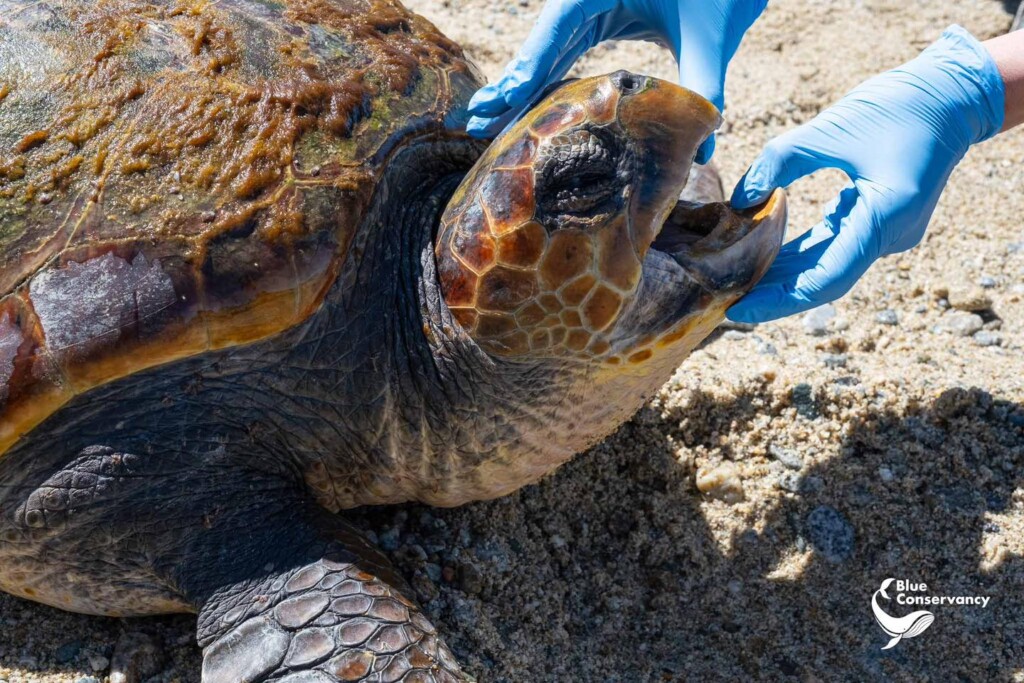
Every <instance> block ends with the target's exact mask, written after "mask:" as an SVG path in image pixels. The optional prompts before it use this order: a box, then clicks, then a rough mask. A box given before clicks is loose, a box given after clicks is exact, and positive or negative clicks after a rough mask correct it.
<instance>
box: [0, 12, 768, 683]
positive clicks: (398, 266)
mask: <svg viewBox="0 0 1024 683" xmlns="http://www.w3.org/2000/svg"><path fill="white" fill-rule="evenodd" d="M479 84H480V80H479V78H478V77H477V76H476V75H475V72H474V70H473V68H472V66H471V65H470V64H469V62H468V61H467V60H466V59H465V57H464V56H463V54H462V52H461V51H460V49H459V48H458V46H456V45H455V44H453V43H452V42H451V41H449V40H448V39H446V38H445V37H444V36H442V35H441V34H440V33H439V32H438V31H437V30H436V29H435V28H434V27H433V26H432V25H431V24H429V23H428V22H427V21H426V20H424V19H422V18H420V17H418V16H416V15H414V14H411V13H410V12H408V11H407V10H406V9H405V8H403V7H402V6H401V5H400V4H399V3H398V2H396V1H395V0H218V1H217V2H208V1H206V0H173V1H172V0H100V1H96V0H31V1H23V0H0V289H2V292H3V298H2V300H0V453H2V455H0V588H2V589H3V590H5V591H8V592H10V593H13V594H15V595H19V596H23V597H26V598H30V599H33V600H37V601H40V602H44V603H47V604H50V605H55V606H58V607H61V608H64V609H68V610H74V611H78V612H85V613H91V614H101V615H144V614H156V613H165V612H196V613H198V615H199V617H198V639H199V644H200V645H201V646H202V648H203V651H204V660H203V668H202V671H203V673H202V678H203V681H204V683H239V682H250V681H281V682H284V681H288V682H289V683H300V682H305V683H309V682H330V681H353V680H360V681H370V680H372V681H378V680H379V681H385V680H386V681H394V680H403V681H452V680H464V679H465V678H466V674H464V673H462V672H461V670H460V668H459V666H458V664H457V663H456V662H455V660H454V658H453V657H452V655H451V653H450V652H449V651H448V649H447V648H446V647H445V645H444V644H443V643H442V642H441V641H440V639H439V637H438V635H437V633H436V631H435V629H434V627H433V626H432V625H431V624H430V623H429V621H428V620H427V619H426V618H425V617H424V616H423V614H422V613H421V612H420V610H419V609H418V608H417V607H416V605H415V604H414V603H413V602H412V601H411V600H410V593H409V591H408V590H407V588H406V584H405V583H404V581H403V580H402V578H401V577H400V576H397V575H396V573H395V572H394V571H393V570H392V569H390V568H389V565H388V562H387V560H386V559H385V558H384V557H383V556H382V555H381V554H380V553H379V552H377V551H376V550H375V549H374V548H372V547H371V546H370V545H369V544H368V543H367V542H366V541H364V540H363V539H362V538H361V537H360V536H359V535H358V534H357V533H356V532H355V531H354V530H353V529H352V528H351V527H350V526H348V525H347V524H346V522H345V521H344V519H343V517H344V515H340V514H338V513H339V512H341V511H343V510H345V509H348V508H352V507H355V506H360V505H369V504H383V503H398V502H402V501H422V502H425V503H429V504H433V505H442V506H449V505H458V504H462V503H465V502H468V501H473V500H479V499H484V498H491V497H495V496H500V495H502V494H504V493H506V492H509V491H512V490H514V489H516V488H518V487H520V486H523V485H524V484H527V483H529V482H532V481H535V480H536V479H538V478H539V477H541V476H543V475H544V474H545V473H548V472H550V471H551V470H553V469H554V468H555V467H557V466H558V465H559V464H560V463H562V462H564V461H566V460H567V459H568V458H570V457H571V456H572V455H573V454H574V453H577V452H579V451H581V450H583V449H585V448H586V447H587V446H589V445H590V444H593V443H594V442H595V441H596V440H598V439H600V438H602V437H603V436H604V435H606V434H607V433H609V432H610V431H612V430H613V429H615V428H616V427H617V426H618V425H619V424H621V423H622V422H623V421H625V420H626V419H628V418H629V416H630V415H631V414H632V413H633V412H634V411H635V410H636V409H637V407H638V406H639V405H640V404H641V403H642V402H643V400H644V398H645V397H647V396H649V395H650V394H651V392H653V391H654V390H655V389H656V388H657V387H658V386H659V385H660V384H661V383H662V382H664V381H665V380H666V378H667V377H668V376H669V374H670V373H671V372H672V371H673V369H674V368H675V367H676V366H677V365H678V364H679V363H680V362H681V360H682V359H683V358H684V357H685V356H686V355H687V353H688V352H689V351H690V350H691V349H692V348H693V346H694V345H695V344H697V343H698V342H699V341H700V340H701V339H702V338H703V337H704V336H705V335H707V334H708V333H709V332H710V331H711V330H712V329H713V328H714V327H715V326H716V325H717V324H718V323H719V322H720V320H721V319H722V312H723V310H724V309H725V308H726V307H727V306H728V305H729V304H730V302H732V301H734V300H735V299H737V298H738V297H739V296H741V295H742V294H743V293H744V292H745V291H746V290H747V289H749V287H750V286H752V285H753V283H754V282H755V281H756V280H757V279H758V278H759V277H760V276H761V275H762V274H763V272H764V271H765V269H766V268H767V265H768V263H769V262H770V261H771V260H772V259H773V258H774V255H775V253H776V252H777V249H778V246H779V243H780V241H781V235H782V231H783V225H784V222H785V201H784V197H783V196H782V195H781V193H777V194H776V195H774V196H773V197H772V199H771V200H769V202H768V203H767V204H766V205H764V206H762V207H759V208H757V209H755V210H750V211H747V212H745V213H735V212H733V211H732V210H731V209H729V208H728V206H726V205H725V204H723V203H721V202H711V203H705V204H700V203H694V202H691V201H679V202H678V203H677V198H678V197H679V194H680V191H681V190H682V189H683V186H684V184H685V182H686V178H687V174H688V169H689V168H690V165H691V160H692V159H693V157H694V154H695V151H696V149H697V147H698V145H699V143H700V142H701V141H702V140H703V139H704V138H705V137H706V136H707V135H708V134H709V133H710V132H711V131H712V130H713V129H714V128H715V127H716V126H717V124H718V121H719V115H718V113H717V112H716V111H715V109H714V108H713V107H712V106H711V105H710V104H709V103H708V102H706V101H705V100H703V99H702V98H700V97H699V96H697V95H695V94H694V93H691V92H689V91H687V90H684V89H682V88H680V87H678V86H675V85H672V84H669V83H666V82H662V81H659V80H657V79H654V78H648V77H644V76H639V75H635V74H631V73H627V72H617V73H614V74H610V75H607V76H601V77H596V78H588V79H583V80H579V81H575V82H572V83H568V84H565V85H562V86H561V87H558V88H556V89H555V90H554V91H553V92H551V93H550V94H548V95H547V96H546V97H545V99H543V101H541V102H540V103H539V104H538V105H537V106H536V107H534V108H533V109H532V110H531V111H530V112H529V113H528V114H527V115H526V116H524V117H523V118H522V119H521V120H520V121H519V122H517V123H515V124H514V125H513V126H511V127H510V128H509V129H508V130H507V132H505V133H504V134H503V135H502V136H501V137H499V139H498V140H497V141H495V142H494V143H493V144H491V145H490V146H489V147H486V149H484V145H483V144H482V143H480V142H477V141H474V140H472V139H470V138H469V137H467V136H466V135H465V134H464V132H461V128H462V124H463V123H464V121H465V108H464V104H465V102H466V101H467V99H468V96H469V95H470V93H472V92H473V91H474V90H475V89H476V88H477V87H478V86H479ZM696 173H697V179H696V183H695V185H696V186H698V187H701V188H705V190H704V199H707V198H708V196H707V192H708V191H707V188H711V190H710V192H711V194H717V195H718V196H717V197H711V198H712V199H721V197H720V186H718V185H717V181H716V180H715V177H714V176H713V175H711V172H710V171H707V170H704V171H698V172H696ZM691 199H700V197H696V198H691Z"/></svg>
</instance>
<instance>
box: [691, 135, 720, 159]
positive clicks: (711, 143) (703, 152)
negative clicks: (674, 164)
mask: <svg viewBox="0 0 1024 683" xmlns="http://www.w3.org/2000/svg"><path fill="white" fill-rule="evenodd" d="M714 155H715V134H714V133H712V134H711V135H709V136H708V139H707V140H705V141H704V142H703V143H701V146H700V148H699V149H698V150H697V156H696V157H695V158H694V161H696V162H697V163H698V164H701V165H703V164H706V163H708V162H710V161H711V157H713V156H714Z"/></svg>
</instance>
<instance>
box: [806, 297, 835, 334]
mask: <svg viewBox="0 0 1024 683" xmlns="http://www.w3.org/2000/svg"><path fill="white" fill-rule="evenodd" d="M835 317H836V307H835V306H833V305H832V304H825V305H824V306H818V307H817V308H812V309H811V310H809V311H807V313H805V314H804V317H803V325H804V330H805V331H806V332H807V334H809V335H811V336H812V337H824V336H825V335H826V334H828V324H829V322H830V321H831V320H832V319H833V318H835Z"/></svg>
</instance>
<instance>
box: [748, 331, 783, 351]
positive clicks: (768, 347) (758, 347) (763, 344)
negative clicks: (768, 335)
mask: <svg viewBox="0 0 1024 683" xmlns="http://www.w3.org/2000/svg"><path fill="white" fill-rule="evenodd" d="M752 338H753V340H754V350H755V351H757V352H758V353H759V354H761V355H762V356H777V355H779V350H778V349H776V348H775V344H772V343H771V342H770V341H765V340H764V339H762V338H761V337H759V336H757V335H756V334H755V335H754V336H753V337H752Z"/></svg>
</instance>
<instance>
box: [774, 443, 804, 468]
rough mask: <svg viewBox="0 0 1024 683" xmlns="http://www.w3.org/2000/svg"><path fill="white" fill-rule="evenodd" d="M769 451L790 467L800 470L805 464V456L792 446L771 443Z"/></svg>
mask: <svg viewBox="0 0 1024 683" xmlns="http://www.w3.org/2000/svg"><path fill="white" fill-rule="evenodd" d="M768 452H769V453H771V456H772V457H773V458H775V459H776V460H778V461H779V462H780V463H782V464H783V465H785V466H786V467H788V468H790V469H793V470H798V469H800V468H801V467H803V466H804V459H803V457H801V455H800V454H799V453H797V452H796V451H794V450H793V449H791V448H784V447H782V446H778V445H776V444H770V445H769V446H768Z"/></svg>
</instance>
